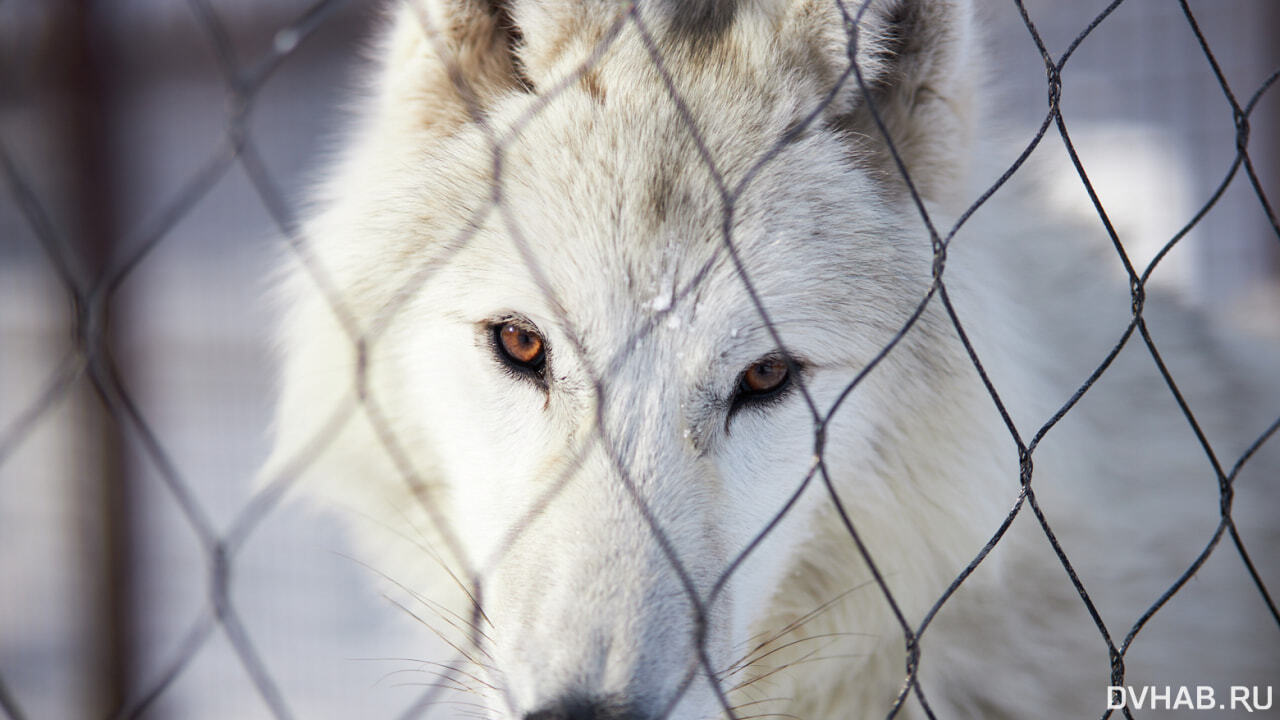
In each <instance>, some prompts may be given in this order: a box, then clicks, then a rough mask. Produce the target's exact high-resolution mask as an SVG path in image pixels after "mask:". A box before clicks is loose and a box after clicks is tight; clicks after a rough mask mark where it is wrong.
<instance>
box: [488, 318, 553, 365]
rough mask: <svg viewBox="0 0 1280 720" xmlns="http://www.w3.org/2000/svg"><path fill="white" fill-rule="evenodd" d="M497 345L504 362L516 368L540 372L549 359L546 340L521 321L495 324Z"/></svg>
mask: <svg viewBox="0 0 1280 720" xmlns="http://www.w3.org/2000/svg"><path fill="white" fill-rule="evenodd" d="M493 333H494V340H495V343H494V344H495V345H496V346H497V349H498V353H499V356H500V358H501V359H502V361H503V362H505V363H507V364H508V365H510V366H513V367H514V368H516V369H520V370H526V371H532V372H538V371H540V370H542V367H543V365H545V364H546V360H547V348H546V341H545V340H543V339H542V336H541V335H539V334H538V333H537V331H535V330H532V329H530V328H529V327H528V326H525V325H522V324H520V323H515V322H508V323H501V324H497V325H494V326H493Z"/></svg>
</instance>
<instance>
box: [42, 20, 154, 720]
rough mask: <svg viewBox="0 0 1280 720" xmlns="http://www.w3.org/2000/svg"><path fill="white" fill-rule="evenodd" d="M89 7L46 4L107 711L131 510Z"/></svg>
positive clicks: (101, 42)
mask: <svg viewBox="0 0 1280 720" xmlns="http://www.w3.org/2000/svg"><path fill="white" fill-rule="evenodd" d="M99 5H101V3H97V2H95V0H63V2H60V3H59V6H60V7H59V8H58V10H55V11H54V12H55V13H57V15H58V17H57V18H56V19H55V23H56V27H57V32H56V37H59V38H60V39H61V40H60V45H61V50H60V51H59V52H58V59H57V61H56V68H57V69H56V70H55V72H57V73H58V74H60V75H61V78H60V80H61V82H62V85H63V88H64V91H65V93H64V95H63V100H62V112H63V118H64V120H63V123H62V124H61V127H60V129H59V132H61V133H63V138H64V143H65V144H64V147H65V148H66V150H67V154H66V157H67V158H68V161H69V164H70V170H71V172H70V174H69V175H70V177H69V187H68V191H69V197H70V199H71V203H70V205H69V207H70V208H71V211H72V214H73V215H74V217H73V218H71V222H70V223H69V224H68V226H69V228H70V231H71V234H72V239H71V242H70V243H68V245H69V249H70V250H71V251H72V252H73V253H75V254H76V256H77V257H76V259H75V260H76V261H75V262H73V263H72V265H73V267H75V268H77V269H78V270H80V271H81V272H80V278H79V279H80V282H81V287H80V288H79V294H78V298H77V302H76V303H75V305H76V307H75V319H74V323H75V338H74V340H73V342H75V343H77V344H78V350H79V351H80V352H81V353H83V354H84V355H85V356H86V357H87V358H88V359H89V361H90V364H89V377H90V378H91V379H92V382H93V386H94V389H95V390H96V393H85V394H82V395H80V396H79V397H78V404H79V407H78V412H79V414H80V417H81V419H82V421H83V425H81V431H82V432H83V433H84V434H85V436H84V438H83V440H84V441H85V445H84V449H85V451H86V452H85V454H84V456H83V457H85V458H90V459H91V461H90V462H91V463H92V462H93V461H96V464H88V463H86V464H85V465H83V466H81V468H77V469H82V470H83V471H84V473H85V477H84V480H83V482H84V489H85V490H86V498H93V499H96V500H97V501H98V503H99V507H98V508H97V511H96V513H97V517H96V518H94V517H93V511H92V510H87V511H86V513H85V514H84V515H83V516H82V517H84V518H85V521H84V523H83V525H82V528H83V533H84V536H83V545H82V547H83V548H84V553H85V556H84V558H83V566H82V567H83V568H84V571H85V572H86V574H87V577H89V578H91V580H90V582H89V583H87V590H88V592H89V593H90V594H89V597H87V598H86V601H85V603H84V605H83V609H84V611H85V612H86V613H88V614H89V615H90V618H89V622H88V623H87V625H88V627H90V628H91V630H90V634H91V635H92V637H90V638H87V639H86V645H87V646H88V648H89V651H90V653H91V655H90V657H89V658H87V659H86V668H85V670H86V672H87V673H88V674H89V677H87V678H86V680H87V683H86V685H87V687H86V690H87V691H88V695H87V697H86V703H87V704H88V708H87V710H88V714H87V715H86V716H87V717H102V716H104V715H109V714H111V713H114V712H116V711H117V710H119V709H120V708H121V707H122V706H123V704H124V702H125V701H126V700H127V698H128V694H129V691H130V689H131V688H132V687H133V682H132V681H133V678H132V675H133V668H134V665H135V658H136V654H135V652H134V651H135V646H134V638H135V634H134V627H133V625H134V623H133V605H134V602H133V599H134V577H133V575H134V573H133V563H132V556H133V552H132V550H133V532H134V528H133V523H132V520H133V513H132V508H131V501H132V499H133V497H135V495H134V494H133V493H132V492H131V488H130V486H129V476H128V473H127V468H126V465H125V448H124V436H123V432H122V427H121V422H120V419H119V418H118V417H117V416H116V415H115V414H114V413H113V405H112V400H111V398H112V396H113V395H114V392H113V390H112V387H111V381H110V378H109V373H108V371H107V367H108V359H107V352H108V348H110V347H111V345H112V343H111V340H112V327H113V324H114V323H113V318H112V312H111V310H112V308H111V302H110V298H109V297H108V296H107V295H106V294H105V293H104V292H103V290H104V289H105V287H106V285H107V273H108V272H109V269H110V264H111V260H112V257H113V253H114V248H115V247H116V244H117V237H118V231H119V223H118V218H117V213H116V207H117V202H118V200H119V197H118V193H119V184H120V181H121V178H120V173H119V172H118V170H117V168H116V163H115V159H114V158H113V157H112V152H113V147H114V146H113V143H112V130H113V127H112V124H113V123H112V121H113V107H112V105H113V97H112V92H113V87H114V86H113V82H112V80H113V78H112V73H113V72H115V71H116V65H115V64H114V63H113V58H112V55H113V53H112V50H111V41H112V38H110V37H108V33H107V32H105V30H104V27H103V19H102V13H103V12H105V11H106V8H103V7H98V6H99ZM94 485H96V486H97V487H96V488H95V487H94ZM95 490H96V491H97V492H96V493H95V492H94V491H95Z"/></svg>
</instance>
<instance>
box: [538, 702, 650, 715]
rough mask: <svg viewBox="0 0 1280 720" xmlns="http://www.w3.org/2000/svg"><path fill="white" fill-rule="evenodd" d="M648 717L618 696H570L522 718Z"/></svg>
mask: <svg viewBox="0 0 1280 720" xmlns="http://www.w3.org/2000/svg"><path fill="white" fill-rule="evenodd" d="M648 717H649V716H648V715H646V714H644V713H640V712H636V711H635V710H634V709H633V708H632V704H631V703H628V702H626V701H625V700H622V699H619V698H571V699H569V700H563V701H559V702H556V703H553V704H552V705H550V706H548V707H546V708H543V709H541V710H538V711H536V712H531V713H526V714H525V716H524V720H646V718H648Z"/></svg>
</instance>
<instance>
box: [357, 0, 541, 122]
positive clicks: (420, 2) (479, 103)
mask: <svg viewBox="0 0 1280 720" xmlns="http://www.w3.org/2000/svg"><path fill="white" fill-rule="evenodd" d="M393 23H394V24H393V26H392V31H391V34H390V36H389V40H388V46H387V48H386V50H385V51H384V54H383V57H384V63H385V67H384V70H383V78H382V87H381V105H382V107H383V110H384V112H386V113H388V114H389V115H390V116H391V117H396V118H405V119H408V120H409V121H410V122H411V123H413V124H415V125H417V126H419V127H427V128H436V127H440V126H452V125H455V124H457V123H459V122H462V121H464V120H466V119H467V118H469V117H471V115H472V114H474V113H478V112H481V111H482V110H483V109H484V108H485V107H486V106H487V105H488V102H489V100H490V99H491V98H493V97H494V96H496V95H498V94H500V93H503V92H510V91H513V90H514V91H520V90H527V89H528V87H529V86H528V81H527V80H526V79H525V78H524V74H523V72H522V69H521V66H520V61H519V57H518V55H517V49H518V47H519V46H520V44H521V43H522V41H523V39H522V37H521V34H520V30H519V28H518V27H516V25H515V23H514V22H513V20H512V17H511V10H510V2H509V0H405V2H402V3H401V4H400V6H399V8H398V10H397V15H396V17H395V19H394V21H393Z"/></svg>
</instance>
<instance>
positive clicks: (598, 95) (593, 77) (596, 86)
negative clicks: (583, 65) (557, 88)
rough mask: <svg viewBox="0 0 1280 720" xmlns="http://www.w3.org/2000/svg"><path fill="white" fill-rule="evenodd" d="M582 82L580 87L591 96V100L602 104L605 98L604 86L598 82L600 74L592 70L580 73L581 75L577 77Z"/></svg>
mask: <svg viewBox="0 0 1280 720" xmlns="http://www.w3.org/2000/svg"><path fill="white" fill-rule="evenodd" d="M578 81H579V82H581V83H582V89H583V90H585V91H586V93H587V94H588V95H590V96H591V99H592V100H595V101H596V102H597V103H599V104H601V105H603V104H604V100H605V91H604V86H603V85H601V84H600V76H599V75H598V74H596V72H595V71H594V70H588V71H586V72H584V73H582V77H581V78H579V79H578Z"/></svg>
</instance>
